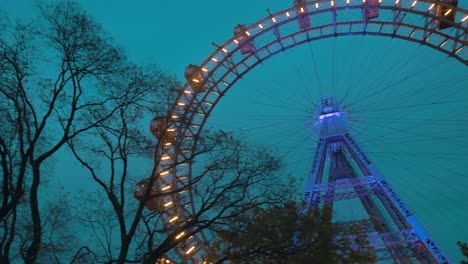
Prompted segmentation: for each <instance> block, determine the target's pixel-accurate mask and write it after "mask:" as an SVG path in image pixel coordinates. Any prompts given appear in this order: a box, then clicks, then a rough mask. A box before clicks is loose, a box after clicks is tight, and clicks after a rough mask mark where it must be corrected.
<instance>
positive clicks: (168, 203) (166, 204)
mask: <svg viewBox="0 0 468 264" xmlns="http://www.w3.org/2000/svg"><path fill="white" fill-rule="evenodd" d="M171 204H172V202H167V203H165V204H164V206H165V207H168V206H169V205H171Z"/></svg>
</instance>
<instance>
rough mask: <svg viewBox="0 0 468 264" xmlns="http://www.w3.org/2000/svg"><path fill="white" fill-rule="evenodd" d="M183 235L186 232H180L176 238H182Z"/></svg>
mask: <svg viewBox="0 0 468 264" xmlns="http://www.w3.org/2000/svg"><path fill="white" fill-rule="evenodd" d="M183 235H185V232H182V233H180V234H178V235H177V236H176V237H175V238H176V239H179V238H181V237H182V236H183Z"/></svg>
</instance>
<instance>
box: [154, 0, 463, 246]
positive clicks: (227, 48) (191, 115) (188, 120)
mask: <svg viewBox="0 0 468 264" xmlns="http://www.w3.org/2000/svg"><path fill="white" fill-rule="evenodd" d="M397 1H398V0H397ZM332 2H333V4H331V3H332ZM336 2H338V1H333V0H318V1H313V2H309V3H307V6H308V7H311V8H315V6H316V5H317V4H318V5H322V4H325V3H329V4H330V6H329V7H328V8H324V9H320V11H317V10H318V9H317V10H314V11H308V12H307V13H305V14H304V15H306V16H313V15H314V14H318V13H333V12H336V11H341V10H345V9H361V10H362V9H363V8H365V5H363V4H362V2H361V1H360V0H358V1H353V0H351V2H361V4H356V5H346V6H338V3H336ZM341 2H350V1H347V0H343V1H341ZM384 2H388V1H385V0H384ZM393 2H394V1H393ZM398 2H405V0H401V1H398ZM407 2H411V3H414V2H424V3H428V4H444V3H442V2H440V1H437V0H420V1H407ZM413 7H414V6H413ZM379 8H380V9H381V10H391V11H399V12H406V13H410V14H414V15H417V16H419V17H421V19H422V18H430V19H432V20H435V19H442V20H443V19H444V18H441V17H436V16H434V15H433V14H431V13H430V12H429V11H428V12H422V11H418V10H416V9H414V8H403V7H397V6H396V5H388V6H384V5H381V6H380V7H379ZM455 9H456V12H460V13H463V14H464V15H463V17H466V16H467V14H468V11H467V10H464V9H461V8H458V7H457V8H455ZM295 11H296V8H295V7H291V8H288V9H284V10H282V11H280V12H277V13H275V14H270V15H269V16H267V17H265V18H264V19H262V20H259V21H258V22H256V23H253V24H252V25H251V26H248V27H246V29H245V32H248V33H246V34H248V36H249V37H250V38H251V40H252V41H254V40H255V39H256V38H257V37H260V36H262V35H263V34H268V33H270V34H271V33H273V32H274V30H275V28H278V27H280V26H281V25H286V24H290V23H295V22H297V20H298V17H299V15H297V14H296V15H295V16H293V15H292V14H293V13H294V12H295ZM288 13H289V15H286V14H288ZM279 16H287V19H286V20H283V21H281V20H280V19H278V17H279ZM274 20H276V21H274ZM363 20H364V19H363ZM467 22H468V21H461V22H459V23H456V24H454V25H455V26H456V27H457V28H458V29H460V30H462V31H463V32H464V33H463V34H464V36H465V40H461V42H460V41H457V40H456V38H454V37H452V36H450V35H447V34H446V33H444V32H441V31H440V30H436V29H434V28H432V29H429V30H428V28H427V27H425V28H423V27H421V26H419V25H412V24H406V23H402V22H401V21H398V23H397V26H398V27H406V28H410V29H411V30H412V31H413V32H416V31H424V32H430V34H429V36H432V35H433V34H435V35H440V36H442V37H443V38H445V41H447V40H452V41H453V42H455V43H456V42H460V43H461V45H462V46H461V48H465V47H466V46H467V41H466V38H467V37H466V36H467V35H468V23H467ZM269 23H270V24H269ZM353 23H355V24H358V23H360V24H363V23H364V21H362V20H361V21H359V20H358V21H354V22H342V23H341V24H340V22H338V23H337V22H336V21H335V23H334V24H332V23H329V24H326V25H322V26H320V27H315V28H312V27H311V28H308V29H304V30H297V31H296V32H295V33H292V34H289V35H287V36H286V37H289V36H291V35H293V34H296V33H298V34H303V33H306V34H307V36H309V31H313V30H319V29H320V30H323V28H325V27H335V33H331V34H328V35H321V36H320V37H316V38H309V37H307V39H306V40H305V41H302V42H297V43H295V44H294V45H290V46H286V47H282V48H281V49H279V50H277V51H275V52H270V53H269V55H268V56H265V57H263V58H258V57H257V54H256V53H257V51H259V50H261V49H264V48H265V47H266V46H267V45H269V44H272V43H273V42H272V43H269V44H266V45H265V46H262V47H261V48H259V49H256V50H255V52H252V53H250V54H247V55H242V56H243V57H244V58H243V59H242V60H240V61H239V62H238V63H237V64H235V65H234V67H232V68H229V69H227V71H226V73H225V74H223V75H222V76H221V77H219V78H218V79H216V81H213V78H212V77H213V76H214V74H215V72H216V71H217V70H218V69H220V68H222V67H225V63H226V62H227V61H228V60H229V59H230V58H232V56H234V55H235V54H237V55H239V53H240V46H237V47H235V48H234V49H232V47H233V46H234V45H232V44H233V43H235V40H236V37H238V35H236V36H234V37H232V38H231V39H229V40H227V41H226V42H225V43H224V44H223V45H220V46H218V48H217V49H216V50H215V51H214V52H213V53H212V54H211V55H210V56H209V57H207V59H206V60H205V61H204V62H203V63H202V64H201V65H200V67H199V69H200V71H203V72H204V73H207V75H206V78H204V80H203V81H202V82H201V83H200V84H199V85H200V86H201V85H207V90H206V91H205V92H204V93H203V94H201V93H200V94H198V93H197V92H195V89H194V88H192V87H191V84H190V82H187V83H186V84H185V85H184V86H183V88H182V90H181V91H180V92H179V94H178V96H177V97H176V99H175V101H174V104H173V105H172V107H171V109H170V111H169V112H168V117H167V119H168V120H169V124H170V125H169V126H172V127H174V128H175V129H176V130H177V134H178V136H176V137H175V139H174V144H173V145H171V146H167V148H175V149H178V151H180V149H181V148H182V145H183V144H184V142H185V141H186V138H187V134H188V135H189V136H190V137H191V139H190V140H191V142H192V143H191V148H190V149H189V150H190V151H191V153H194V152H195V151H196V147H197V143H198V138H199V135H200V133H201V131H202V130H203V127H204V125H205V123H206V121H207V120H208V118H209V116H210V113H211V111H212V110H213V109H214V108H215V107H216V105H217V103H218V102H219V101H220V100H221V98H222V97H223V95H224V94H225V93H226V92H227V91H228V90H229V89H230V88H231V87H232V86H233V85H234V84H235V83H236V82H237V81H238V80H239V79H240V78H241V77H242V76H244V75H245V74H247V73H248V72H250V70H252V69H253V68H255V67H256V66H258V64H260V63H261V62H263V61H265V60H267V59H269V58H271V57H273V56H275V55H277V54H279V53H282V52H284V51H286V50H288V49H291V48H294V47H296V46H300V45H303V44H306V43H310V42H313V41H318V40H322V39H326V38H331V37H343V36H348V35H349V34H347V33H337V32H336V28H337V26H341V25H351V26H352V25H353ZM365 23H366V26H367V25H379V26H380V27H381V28H382V27H384V26H389V25H392V26H395V21H366V22H365ZM259 25H262V28H261V30H260V31H259V32H257V33H254V32H255V31H254V29H255V28H258V27H259ZM266 25H268V26H266ZM369 28H372V27H369ZM367 29H368V28H367V27H366V28H363V30H362V32H352V33H353V34H352V35H370V36H379V37H390V38H399V39H402V40H405V41H409V42H415V43H419V44H421V45H425V46H427V47H429V48H432V49H434V50H436V51H437V52H441V53H444V54H446V55H448V56H449V57H452V58H454V59H456V60H458V61H460V62H461V63H463V64H465V65H468V59H463V58H462V57H460V56H459V55H457V52H456V50H455V49H452V51H448V50H445V49H442V48H441V46H443V45H441V44H439V45H435V44H431V43H430V42H428V41H427V39H422V40H420V39H416V38H413V37H412V36H408V35H400V33H399V32H398V30H397V31H396V32H394V33H393V34H389V33H384V32H371V31H368V30H367ZM251 31H252V32H251ZM400 32H401V31H400ZM461 36H462V34H460V35H458V37H459V38H461ZM286 37H284V38H286ZM284 38H277V39H276V42H275V43H274V44H278V43H281V41H282V40H284ZM272 45H273V44H272ZM281 46H282V45H281ZM454 47H456V45H454ZM460 50H461V49H460ZM458 51H459V50H458ZM254 57H257V61H256V62H255V63H253V64H252V65H250V67H246V69H245V70H244V71H242V72H240V73H239V72H237V73H236V74H235V75H236V76H235V78H233V79H231V81H230V82H226V81H224V79H225V78H226V76H227V75H228V74H231V73H233V72H236V69H237V67H239V65H242V64H245V63H246V61H247V60H248V59H250V58H254ZM218 58H219V59H218ZM209 65H214V66H213V68H212V69H213V70H210V69H211V67H210V66H209ZM210 78H211V79H210ZM210 83H213V85H210ZM221 84H223V85H224V86H225V87H224V88H223V89H221V88H219V86H221ZM190 90H192V91H191V93H186V92H185V91H190ZM212 93H214V94H216V95H217V97H216V99H215V100H214V101H213V100H210V99H211V98H209V96H210V94H212ZM184 98H189V99H184ZM203 104H209V107H208V108H207V109H208V110H207V111H205V109H203V107H202V105H203ZM194 105H195V107H194ZM200 109H201V110H200ZM181 114H182V115H181ZM197 114H201V116H202V117H201V118H198V119H197V120H198V121H200V120H201V122H198V123H196V122H193V121H194V120H195V119H196V117H195V115H197ZM174 117H175V118H174ZM193 126H197V127H196V128H193ZM164 152H165V147H163V148H162V149H161V154H164ZM162 156H163V155H160V157H162ZM184 159H186V158H184ZM175 160H176V163H177V160H179V158H178V157H176V158H175ZM177 166H179V165H178V164H173V167H174V175H175V177H176V178H177V177H178V176H177V175H176V172H175V170H176V167H177ZM188 166H189V174H188V177H191V173H192V163H191V162H189V164H188ZM153 177H156V179H158V177H160V176H159V175H156V176H153ZM189 193H190V201H191V202H192V201H193V197H192V193H191V192H190V190H189ZM194 211H195V208H194V205H193V203H192V205H191V213H193V212H194ZM188 213H190V212H188ZM164 224H165V225H166V224H168V225H170V224H171V223H169V222H168V221H164ZM202 236H203V239H202V240H206V238H204V235H203V234H202ZM194 251H195V250H194ZM194 251H193V252H194ZM187 255H188V254H187Z"/></svg>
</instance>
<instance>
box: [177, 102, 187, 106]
mask: <svg viewBox="0 0 468 264" xmlns="http://www.w3.org/2000/svg"><path fill="white" fill-rule="evenodd" d="M177 105H178V106H185V103H182V102H178V103H177Z"/></svg>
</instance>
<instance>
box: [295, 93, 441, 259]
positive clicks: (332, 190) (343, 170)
mask: <svg viewBox="0 0 468 264" xmlns="http://www.w3.org/2000/svg"><path fill="white" fill-rule="evenodd" d="M319 121H320V135H319V141H318V145H317V148H316V153H315V157H314V160H313V165H312V170H311V174H310V176H309V179H308V183H307V186H306V190H305V193H304V197H303V206H302V209H301V213H303V214H304V213H307V211H311V210H313V209H314V208H317V207H320V206H323V205H327V206H329V207H331V208H333V209H335V206H336V204H337V203H339V202H340V201H343V200H349V201H350V202H351V201H354V203H358V204H359V205H360V206H361V208H363V209H362V212H363V214H364V217H365V218H367V219H368V220H369V222H370V223H371V224H370V225H369V227H368V228H366V230H367V234H366V235H367V238H368V241H369V243H370V244H369V245H370V246H371V247H372V248H373V249H374V250H375V253H376V255H377V257H378V259H379V260H391V261H393V262H394V263H414V262H416V263H450V262H449V260H448V258H447V257H446V256H445V255H444V253H443V252H442V251H441V250H440V249H439V247H438V246H437V244H436V243H435V242H434V241H433V239H432V238H431V237H430V236H429V235H428V233H427V232H426V231H425V230H424V228H423V227H422V225H421V224H420V223H419V222H418V221H417V220H416V218H415V216H414V215H413V213H412V212H411V211H410V210H409V209H408V207H407V206H406V205H405V204H404V203H403V201H402V200H401V199H400V198H399V197H398V195H397V194H396V192H395V191H394V190H393V189H392V187H391V186H390V185H389V183H388V181H387V180H386V179H385V178H384V176H383V175H382V174H381V173H380V172H379V171H378V170H377V168H376V166H375V165H374V164H373V163H372V162H371V161H370V160H369V159H368V158H367V156H366V155H365V153H364V152H363V151H362V150H361V149H360V148H359V146H358V144H357V143H356V142H355V141H354V140H353V138H352V137H351V135H350V133H349V130H348V127H347V125H346V123H345V121H344V119H343V117H342V115H341V113H340V112H339V109H338V105H337V104H336V102H335V100H334V98H331V97H326V98H322V102H321V109H320V114H319ZM362 212H361V213H362ZM361 219H362V218H361ZM354 221H356V220H354ZM352 222H353V221H352V220H351V221H348V222H343V223H341V224H346V223H348V224H351V223H352Z"/></svg>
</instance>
